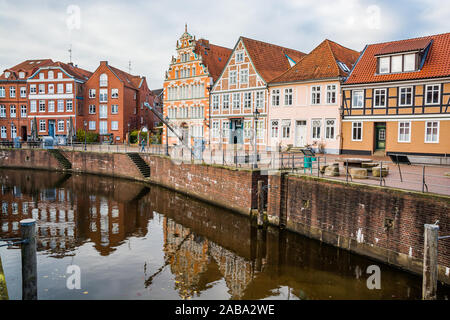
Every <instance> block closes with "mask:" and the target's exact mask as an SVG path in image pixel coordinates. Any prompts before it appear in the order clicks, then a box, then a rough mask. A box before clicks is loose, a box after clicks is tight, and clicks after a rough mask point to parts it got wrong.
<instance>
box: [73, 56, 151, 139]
mask: <svg viewBox="0 0 450 320" xmlns="http://www.w3.org/2000/svg"><path fill="white" fill-rule="evenodd" d="M154 97H155V96H154V94H153V93H152V91H151V90H150V89H149V88H148V85H147V80H146V78H145V77H141V76H135V75H131V74H129V73H127V72H125V71H122V70H120V69H117V68H115V67H113V66H111V65H109V64H108V62H107V61H101V62H100V65H99V67H98V68H97V70H95V72H94V73H93V74H92V76H91V77H90V79H89V80H88V81H87V83H86V91H85V96H84V99H85V108H84V111H83V114H82V115H83V119H84V120H86V125H87V128H86V129H87V131H88V132H98V133H99V134H100V139H101V141H104V140H108V139H113V140H114V142H115V143H119V142H124V141H127V136H128V133H129V132H131V131H132V130H135V129H138V130H139V129H142V128H143V127H147V128H148V129H151V128H153V126H154V124H155V122H157V120H156V118H155V117H154V115H153V114H152V112H151V111H149V110H148V108H146V107H145V106H144V103H145V102H147V103H149V104H150V105H153V100H154ZM77 128H83V123H78V125H77Z"/></svg>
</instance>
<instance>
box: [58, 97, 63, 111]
mask: <svg viewBox="0 0 450 320" xmlns="http://www.w3.org/2000/svg"><path fill="white" fill-rule="evenodd" d="M58 112H64V100H58Z"/></svg>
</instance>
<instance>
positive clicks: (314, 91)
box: [311, 86, 320, 104]
mask: <svg viewBox="0 0 450 320" xmlns="http://www.w3.org/2000/svg"><path fill="white" fill-rule="evenodd" d="M311 104H320V86H313V87H311Z"/></svg>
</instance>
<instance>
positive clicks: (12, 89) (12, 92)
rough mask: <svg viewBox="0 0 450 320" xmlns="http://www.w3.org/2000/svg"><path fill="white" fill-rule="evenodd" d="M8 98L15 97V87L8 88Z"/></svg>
mask: <svg viewBox="0 0 450 320" xmlns="http://www.w3.org/2000/svg"><path fill="white" fill-rule="evenodd" d="M9 97H10V98H15V97H16V87H9Z"/></svg>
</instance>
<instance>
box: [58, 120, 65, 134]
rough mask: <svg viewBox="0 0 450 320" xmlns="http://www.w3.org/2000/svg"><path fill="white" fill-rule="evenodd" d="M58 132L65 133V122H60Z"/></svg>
mask: <svg viewBox="0 0 450 320" xmlns="http://www.w3.org/2000/svg"><path fill="white" fill-rule="evenodd" d="M58 131H60V132H61V131H64V120H58Z"/></svg>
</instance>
